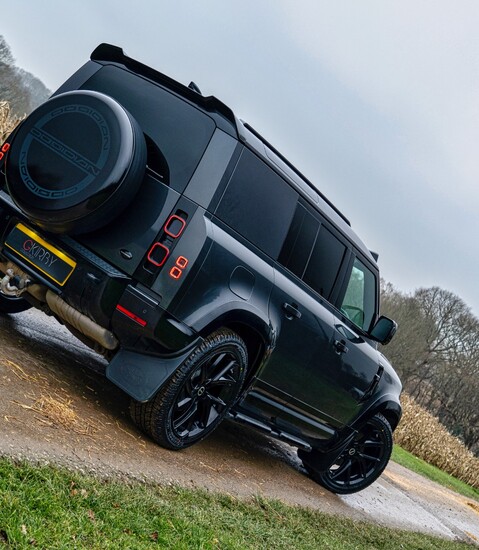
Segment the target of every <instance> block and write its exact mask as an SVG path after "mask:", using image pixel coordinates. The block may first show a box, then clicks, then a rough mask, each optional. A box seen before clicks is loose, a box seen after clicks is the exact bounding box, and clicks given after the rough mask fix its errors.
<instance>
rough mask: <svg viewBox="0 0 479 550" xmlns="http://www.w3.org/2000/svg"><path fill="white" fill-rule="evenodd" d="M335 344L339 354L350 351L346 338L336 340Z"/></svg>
mask: <svg viewBox="0 0 479 550" xmlns="http://www.w3.org/2000/svg"><path fill="white" fill-rule="evenodd" d="M333 346H334V348H335V350H336V353H337V354H338V355H341V353H348V351H349V348H348V347H347V346H346V342H345V341H344V340H335V341H334V344H333Z"/></svg>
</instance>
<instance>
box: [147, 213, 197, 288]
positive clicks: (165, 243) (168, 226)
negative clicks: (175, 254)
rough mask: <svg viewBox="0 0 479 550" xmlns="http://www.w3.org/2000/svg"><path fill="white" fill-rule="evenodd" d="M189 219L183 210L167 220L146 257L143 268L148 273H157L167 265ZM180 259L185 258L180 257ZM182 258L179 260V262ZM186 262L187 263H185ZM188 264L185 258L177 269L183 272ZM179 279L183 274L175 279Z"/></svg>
mask: <svg viewBox="0 0 479 550" xmlns="http://www.w3.org/2000/svg"><path fill="white" fill-rule="evenodd" d="M187 218H188V215H187V214H186V212H183V211H182V210H177V211H176V212H175V213H174V214H172V215H171V216H170V217H169V218H168V219H167V220H166V223H165V225H164V226H163V229H162V230H161V232H160V234H159V235H158V238H157V240H156V242H154V243H153V244H152V246H151V247H150V250H149V251H148V253H147V255H146V261H145V263H144V265H143V267H144V268H145V269H146V270H147V271H148V272H150V273H156V272H157V271H158V269H159V268H161V267H162V266H163V265H164V264H165V262H166V260H167V259H168V258H169V256H170V255H171V252H172V250H173V248H174V247H175V245H176V243H177V239H179V237H180V236H181V235H182V234H183V231H184V230H185V227H186V220H187ZM180 258H183V256H180ZM180 258H178V260H179V259H180ZM178 260H177V261H178ZM185 260H186V263H184V261H185ZM187 263H188V260H187V259H186V258H183V260H182V261H181V262H180V264H177V267H178V268H179V269H180V271H181V270H182V269H184V268H185V267H186V264H187ZM183 264H184V265H183ZM170 274H171V272H170ZM175 274H176V271H175ZM179 277H181V273H180V274H179V275H178V277H173V278H179Z"/></svg>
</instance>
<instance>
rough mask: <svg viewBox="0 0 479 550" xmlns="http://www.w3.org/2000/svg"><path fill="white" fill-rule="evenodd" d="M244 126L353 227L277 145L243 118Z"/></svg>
mask: <svg viewBox="0 0 479 550" xmlns="http://www.w3.org/2000/svg"><path fill="white" fill-rule="evenodd" d="M241 122H242V124H243V126H244V127H245V128H246V129H247V130H249V131H250V132H251V133H252V134H253V135H254V136H255V137H257V138H258V139H259V140H260V141H261V142H262V143H263V144H264V145H266V147H268V149H271V151H272V152H273V153H274V154H275V155H277V156H278V157H279V158H280V159H281V160H282V161H283V162H284V163H285V164H286V165H287V166H288V168H290V169H291V170H292V171H293V172H294V173H295V174H296V175H297V176H299V177H300V178H301V179H302V180H303V181H304V183H306V184H307V185H308V186H309V187H311V189H313V191H315V192H316V193H318V195H319V196H320V197H321V198H322V199H323V201H324V202H326V204H327V205H328V206H330V207H331V208H332V209H333V210H334V211H335V212H336V214H338V215H339V216H340V217H341V218H342V219H343V220H344V221H345V222H346V223H347V224H348V225H349V226H350V227H351V222H350V221H349V220H348V218H346V216H345V215H344V214H343V213H342V212H341V210H339V209H338V207H337V206H335V205H334V204H333V203H332V202H331V201H330V200H329V199H328V197H326V196H325V195H324V194H323V193H321V191H320V190H319V189H318V188H317V187H316V186H315V185H313V184H312V183H311V182H310V181H309V180H308V178H306V176H305V175H304V174H302V173H301V172H300V171H299V170H298V169H297V168H296V166H294V164H291V162H290V161H289V160H288V159H287V158H286V157H285V156H283V155H282V154H281V153H280V152H279V151H278V150H277V149H276V148H275V147H273V146H272V145H271V143H269V142H268V141H267V140H266V139H265V138H264V137H263V136H262V135H261V134H260V133H259V132H258V131H257V130H255V129H254V128H253V127H252V126H251V125H250V124H248V123H247V122H244V121H243V120H242V121H241Z"/></svg>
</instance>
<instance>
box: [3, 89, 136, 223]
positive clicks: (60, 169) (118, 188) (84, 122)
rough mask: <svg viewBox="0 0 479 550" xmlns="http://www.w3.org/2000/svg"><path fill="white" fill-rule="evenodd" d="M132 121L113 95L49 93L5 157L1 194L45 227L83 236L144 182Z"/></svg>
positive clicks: (115, 212) (119, 207)
mask: <svg viewBox="0 0 479 550" xmlns="http://www.w3.org/2000/svg"><path fill="white" fill-rule="evenodd" d="M145 166H146V145H145V140H144V136H143V134H142V132H141V129H140V127H139V125H138V123H137V122H136V121H135V120H134V119H133V117H132V116H131V115H130V114H129V113H128V112H127V111H126V110H125V109H124V108H123V107H122V106H121V105H120V104H119V103H118V102H117V101H115V100H114V99H113V98H111V97H109V96H107V95H104V94H101V93H99V92H94V91H90V90H82V91H75V92H67V93H64V94H61V95H58V96H55V97H53V98H52V99H50V100H49V101H47V102H46V103H44V104H43V105H41V106H40V107H39V108H38V109H37V110H35V111H34V112H33V113H32V114H31V115H30V116H29V117H28V118H27V119H26V120H25V121H24V122H23V123H22V125H21V126H20V127H19V129H18V130H17V132H16V133H15V135H14V136H13V140H12V142H11V147H10V150H9V154H8V159H7V164H6V179H7V186H8V191H9V193H10V195H11V197H12V199H13V200H14V202H15V203H16V204H17V206H18V207H19V208H20V209H21V210H22V211H23V212H24V213H25V214H26V215H27V216H28V217H29V218H30V219H31V220H32V221H34V222H35V223H37V224H38V225H39V226H41V227H43V228H45V229H47V230H49V231H52V232H57V233H60V232H67V231H69V232H72V233H84V232H87V231H92V230H94V229H97V228H98V227H101V226H103V225H105V224H106V223H108V222H110V221H111V220H112V219H113V218H114V217H115V216H116V215H118V214H119V212H120V211H121V210H123V208H124V207H125V206H126V205H127V204H128V202H130V201H131V199H132V198H133V196H134V195H135V193H136V192H137V190H138V188H139V186H140V184H141V181H142V179H143V175H144V171H145Z"/></svg>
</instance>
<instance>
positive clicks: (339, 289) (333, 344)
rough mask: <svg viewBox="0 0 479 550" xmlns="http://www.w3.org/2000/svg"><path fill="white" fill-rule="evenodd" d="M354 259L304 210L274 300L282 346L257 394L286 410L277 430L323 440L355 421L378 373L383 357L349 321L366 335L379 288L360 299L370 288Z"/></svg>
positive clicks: (298, 211)
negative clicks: (355, 319) (289, 428)
mask: <svg viewBox="0 0 479 550" xmlns="http://www.w3.org/2000/svg"><path fill="white" fill-rule="evenodd" d="M354 258H355V256H354V253H353V252H352V250H351V248H350V247H349V246H347V244H346V243H345V241H344V240H343V239H342V238H341V236H340V235H339V233H338V232H337V231H336V230H335V229H334V228H333V227H332V226H330V225H329V223H327V222H326V221H325V220H322V219H320V218H319V216H318V215H317V214H315V213H313V212H311V211H310V210H308V209H307V208H306V207H304V206H302V205H301V204H298V206H297V209H296V212H295V216H294V218H293V221H292V224H291V227H290V231H289V233H288V235H287V238H286V240H285V243H284V246H283V249H282V251H281V254H280V256H279V262H280V263H281V264H282V266H281V265H278V266H277V268H276V270H275V286H274V289H273V292H272V295H271V300H270V317H271V319H272V321H273V325H274V326H275V327H277V337H276V342H275V345H274V348H273V350H272V352H271V355H270V357H269V360H268V361H267V362H266V363H265V365H264V367H263V369H262V370H261V371H260V372H259V374H258V378H257V381H256V384H255V387H254V391H256V392H258V393H259V394H261V395H262V398H263V399H264V400H267V399H270V400H275V401H276V402H277V403H278V404H279V405H278V408H279V409H280V411H278V414H277V417H276V419H275V422H276V423H280V424H286V425H287V424H289V425H290V426H291V425H292V426H293V427H296V428H299V429H300V430H301V431H302V432H303V433H306V434H307V435H316V436H319V437H324V436H325V435H327V433H328V430H329V432H330V433H331V432H332V433H334V431H335V430H336V429H337V428H341V427H342V426H344V425H345V424H347V423H348V422H349V421H351V420H352V419H353V418H354V417H355V416H356V415H357V414H358V412H359V410H360V407H361V404H362V402H363V400H364V398H365V397H366V396H367V394H368V391H369V390H370V388H371V387H372V385H373V383H374V381H375V376H376V374H377V371H378V360H377V352H376V351H375V350H374V349H373V348H372V347H371V346H370V345H369V343H368V342H367V340H365V339H364V338H362V337H361V336H359V333H360V331H357V330H356V331H355V330H354V327H356V328H359V325H355V324H354V322H352V321H351V319H350V317H352V316H353V313H356V315H357V316H358V318H359V316H361V315H362V317H361V319H362V326H361V328H363V326H364V324H365V323H366V314H367V316H368V319H369V321H372V317H373V315H374V311H375V307H376V303H375V301H374V300H373V301H372V303H371V302H370V301H367V300H366V298H368V299H369V298H370V295H371V292H370V291H371V283H374V280H373V281H371V280H370V279H368V285H367V289H368V292H369V294H368V295H367V296H366V294H364V292H363V295H362V298H361V297H360V291H361V289H362V290H364V288H365V285H364V284H363V286H362V287H361V285H360V284H359V283H360V281H359V278H360V273H358V269H357V268H356V267H355V265H356V264H355V259H354ZM283 266H284V267H283ZM353 267H354V269H353ZM373 286H374V285H373ZM353 295H354V296H353ZM353 298H354V299H353ZM330 300H331V301H334V303H341V307H344V308H345V311H347V310H348V311H349V317H347V316H346V314H345V313H344V312H342V311H341V310H338V309H336V307H335V306H333V305H332V303H330ZM365 300H366V301H367V303H366V305H365V303H364V302H365ZM359 310H360V311H361V312H362V313H361V314H360V313H359ZM365 310H367V311H366V314H365V313H364V311H365ZM358 322H359V321H358Z"/></svg>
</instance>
